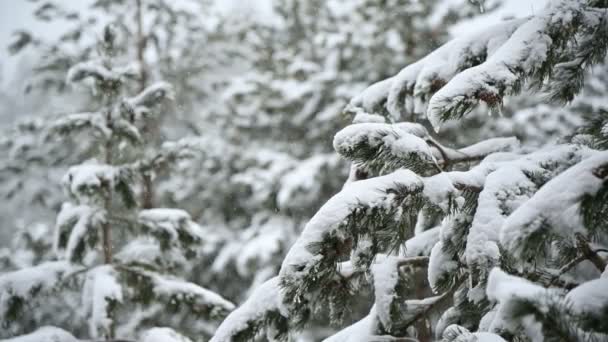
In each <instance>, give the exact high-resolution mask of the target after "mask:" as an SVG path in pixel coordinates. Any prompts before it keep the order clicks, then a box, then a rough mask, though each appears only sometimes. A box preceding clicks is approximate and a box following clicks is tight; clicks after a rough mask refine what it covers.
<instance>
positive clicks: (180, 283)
mask: <svg viewBox="0 0 608 342" xmlns="http://www.w3.org/2000/svg"><path fill="white" fill-rule="evenodd" d="M147 274H148V275H150V276H151V277H152V281H153V282H154V293H156V294H157V295H159V296H163V297H164V296H166V297H167V298H170V297H172V296H181V297H184V298H186V297H191V298H192V299H196V300H197V303H198V304H199V305H206V306H213V307H220V308H222V309H224V310H227V311H230V310H233V309H234V304H232V303H231V302H229V301H227V300H226V299H224V298H222V296H220V295H218V294H217V293H215V292H213V291H210V290H207V289H205V288H203V287H201V286H198V285H196V284H194V283H190V282H187V281H184V280H181V279H178V278H172V277H165V276H161V275H160V274H156V273H147Z"/></svg>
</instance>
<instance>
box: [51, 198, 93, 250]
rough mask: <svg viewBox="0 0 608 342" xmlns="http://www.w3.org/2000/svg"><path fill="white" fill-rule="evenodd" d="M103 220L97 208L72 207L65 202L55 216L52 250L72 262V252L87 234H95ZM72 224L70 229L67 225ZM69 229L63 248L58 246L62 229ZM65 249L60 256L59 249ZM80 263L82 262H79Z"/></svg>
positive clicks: (72, 205) (86, 206)
mask: <svg viewBox="0 0 608 342" xmlns="http://www.w3.org/2000/svg"><path fill="white" fill-rule="evenodd" d="M104 220H105V215H104V213H103V211H101V210H99V209H98V208H93V207H90V206H88V205H84V204H83V205H74V204H72V203H69V202H66V203H63V205H62V206H61V211H60V212H59V214H58V215H57V220H56V223H55V238H54V241H53V250H54V252H55V254H56V255H58V256H59V257H60V258H65V259H66V260H69V261H74V252H75V251H76V248H77V247H78V246H79V245H80V244H81V243H83V241H82V240H83V239H85V238H86V235H87V234H89V233H93V234H97V232H98V231H97V229H98V228H99V226H100V224H101V223H102V222H103V221H104ZM70 224H72V226H71V227H69V225H70ZM66 228H67V229H71V231H70V232H69V238H68V241H67V244H66V245H65V246H59V243H60V241H59V240H60V235H61V234H62V233H64V230H63V229H66ZM62 248H65V254H64V255H61V254H62V253H61V252H62V251H61V249H62ZM79 261H82V260H79Z"/></svg>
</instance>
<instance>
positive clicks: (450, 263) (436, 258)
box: [428, 241, 458, 291]
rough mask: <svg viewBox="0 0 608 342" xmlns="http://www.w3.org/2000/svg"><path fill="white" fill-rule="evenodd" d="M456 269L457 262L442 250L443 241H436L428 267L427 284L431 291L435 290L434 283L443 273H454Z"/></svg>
mask: <svg viewBox="0 0 608 342" xmlns="http://www.w3.org/2000/svg"><path fill="white" fill-rule="evenodd" d="M457 270H458V263H457V262H456V261H454V260H452V257H451V256H450V255H447V254H446V253H445V252H444V251H443V243H442V242H441V241H439V242H437V243H436V244H435V246H434V247H433V249H432V250H431V256H430V259H429V267H428V279H429V284H430V285H431V288H432V289H433V291H435V289H436V288H437V285H436V284H437V283H438V282H439V280H440V279H442V277H444V276H445V274H454V273H455V272H456V271H457Z"/></svg>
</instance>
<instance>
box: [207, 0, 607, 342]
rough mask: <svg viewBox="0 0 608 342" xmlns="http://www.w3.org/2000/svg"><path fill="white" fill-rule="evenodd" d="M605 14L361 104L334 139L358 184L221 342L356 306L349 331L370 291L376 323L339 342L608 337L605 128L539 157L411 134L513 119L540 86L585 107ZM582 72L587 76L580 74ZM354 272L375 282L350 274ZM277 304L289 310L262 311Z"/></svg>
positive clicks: (544, 25) (476, 37)
mask: <svg viewBox="0 0 608 342" xmlns="http://www.w3.org/2000/svg"><path fill="white" fill-rule="evenodd" d="M605 5H606V4H605V3H603V2H595V1H556V2H551V3H550V4H548V5H547V7H546V8H545V9H544V10H543V11H541V12H539V13H538V14H536V15H535V16H533V17H529V18H524V19H513V20H508V21H505V22H504V23H501V24H498V25H496V26H495V27H491V28H489V29H486V30H484V31H483V33H480V34H473V35H471V36H470V37H460V38H457V39H455V40H453V41H451V42H448V43H447V44H445V45H444V46H442V47H440V48H438V49H437V50H435V51H434V52H432V53H431V54H429V55H428V56H427V57H424V58H422V59H421V60H420V61H418V62H416V63H412V64H410V65H409V66H407V67H406V68H404V69H403V70H402V71H401V72H400V73H399V74H398V75H396V76H394V77H391V78H388V79H386V80H384V81H380V82H379V83H376V84H374V85H372V86H370V87H369V88H368V89H367V90H365V91H363V92H362V93H361V95H359V96H356V97H355V98H354V99H353V100H352V101H351V102H350V104H349V105H348V107H347V109H346V111H347V112H349V113H353V114H356V117H355V120H354V121H355V122H354V123H353V124H352V125H350V126H348V127H346V128H345V129H343V130H342V131H340V132H339V133H337V134H336V136H335V138H334V148H335V150H336V152H338V153H339V154H340V155H341V156H343V157H344V158H346V159H347V160H349V161H351V162H352V169H353V170H355V172H351V177H350V178H349V180H348V181H347V184H345V186H344V187H343V189H342V190H341V191H340V192H339V193H338V194H336V195H335V196H334V197H332V198H331V199H330V200H329V201H328V202H327V203H325V205H324V206H323V207H321V208H320V209H319V211H317V213H316V214H315V215H314V216H313V217H312V218H311V219H310V221H309V222H308V223H307V225H306V226H305V228H304V230H303V232H302V233H301V235H300V237H299V238H298V239H297V240H296V242H295V243H294V245H293V246H292V247H291V248H290V250H289V252H288V253H287V256H286V257H285V259H284V261H283V264H282V266H281V269H280V271H279V274H278V276H277V278H273V279H272V280H271V281H269V282H267V283H266V284H265V285H263V286H262V287H261V288H260V289H262V288H264V291H263V294H262V291H260V292H258V291H254V292H253V293H252V294H251V297H250V298H249V299H248V301H247V302H246V303H247V304H246V305H244V306H242V307H240V308H238V309H236V310H235V311H234V312H233V313H231V315H230V316H229V318H228V319H226V320H225V321H224V323H223V324H222V325H221V326H220V328H219V330H218V333H217V334H216V335H215V337H214V341H234V340H246V338H245V339H242V336H249V337H251V336H254V335H256V334H260V333H261V332H262V331H266V337H267V338H268V339H269V340H278V341H283V340H287V339H289V336H290V335H293V334H294V333H295V332H296V331H298V330H300V329H302V327H303V326H305V325H306V324H307V323H308V322H310V321H311V318H312V317H314V316H315V313H316V312H317V309H316V308H317V307H320V306H321V307H322V306H327V305H329V306H330V308H340V309H339V310H330V315H331V318H332V319H333V320H334V321H336V322H338V323H339V321H340V319H339V317H341V315H342V314H341V312H340V311H341V310H348V308H349V306H350V305H353V304H354V301H353V300H351V299H350V297H349V296H347V295H346V294H347V293H353V294H354V293H358V292H360V291H362V290H363V288H364V286H361V285H362V284H361V281H363V282H364V283H367V285H368V286H370V287H371V288H372V291H373V294H374V297H375V299H374V302H373V303H374V305H373V307H372V308H371V310H370V312H369V314H368V316H366V317H364V318H363V319H362V320H360V321H358V322H357V323H355V324H353V325H351V326H348V327H346V328H344V329H343V330H342V331H340V332H338V333H337V334H335V335H333V336H332V337H329V338H328V339H326V341H355V340H357V341H358V340H360V341H368V340H387V341H388V340H409V339H413V340H420V341H430V340H433V338H436V339H443V340H444V341H507V340H533V341H544V340H551V341H553V340H555V341H587V340H605V339H607V338H608V337H607V336H608V335H606V334H605V331H604V330H605V329H604V328H603V327H602V325H601V323H600V322H601V321H602V320H605V319H606V317H605V312H606V310H605V309H606V305H607V303H608V302H607V301H606V296H605V289H606V288H605V286H604V285H605V284H604V283H605V282H604V278H603V277H601V276H600V274H601V273H602V272H604V271H605V268H606V260H605V256H604V253H603V251H605V250H606V249H605V246H604V245H605V242H606V241H605V240H606V239H605V238H606V230H605V224H604V223H605V222H604V221H605V220H603V219H602V217H603V216H604V213H605V206H606V202H605V201H604V200H603V198H604V194H605V192H606V184H608V183H606V179H607V173H606V172H605V170H606V168H607V167H608V154H606V152H605V151H602V150H601V145H599V144H597V143H594V142H597V140H595V139H598V137H601V132H600V131H598V130H597V129H598V126H597V122H590V121H588V123H587V125H588V126H587V127H593V128H594V129H595V131H592V130H590V129H589V128H582V130H581V133H584V134H590V135H592V138H590V139H589V138H587V139H584V138H583V136H581V135H577V136H575V137H574V138H572V141H573V143H565V144H560V145H551V146H547V147H544V148H539V149H535V150H530V149H522V148H520V146H519V144H517V141H516V140H515V139H513V138H502V139H491V140H489V141H483V142H479V143H477V144H474V145H472V146H469V147H464V148H459V149H452V148H446V147H445V146H443V145H442V144H441V143H439V142H438V141H439V140H441V139H440V138H434V137H431V135H430V134H429V133H428V132H427V131H426V129H425V128H424V126H422V125H420V124H417V123H411V122H398V120H399V119H400V118H411V119H416V118H419V116H420V115H421V114H426V117H427V118H428V120H429V121H430V123H431V124H432V126H433V127H434V128H435V129H436V130H438V129H439V127H440V125H441V124H442V122H444V121H447V120H449V119H461V118H463V117H464V116H465V115H466V114H467V113H469V112H471V110H472V109H473V108H474V107H475V106H476V105H477V104H478V103H479V102H484V103H485V104H486V105H487V107H488V108H489V109H490V110H493V109H497V108H500V107H501V106H502V103H503V98H504V97H505V96H507V95H510V94H516V93H518V92H520V91H521V90H522V89H524V88H525V89H540V90H542V91H545V92H546V93H547V94H549V99H559V100H560V101H563V102H569V101H571V100H572V98H573V95H574V94H576V93H578V92H579V91H580V90H581V89H582V84H583V82H582V79H583V77H584V75H585V69H586V67H589V66H591V65H593V64H595V63H600V62H602V61H603V59H604V56H605V54H606V46H605V44H604V43H603V41H604V40H603V38H599V37H598V36H595V34H599V32H602V31H603V29H604V26H605V25H604V23H605V20H606V15H607V14H608V12H607V11H606V6H605ZM592 40H596V42H595V43H591V41H592ZM573 61H574V62H573ZM576 61H578V62H579V64H577V65H579V69H577V70H578V71H576V73H575V74H576V75H574V74H572V72H573V71H572V69H568V68H567V66H568V63H569V62H573V63H575V62H576ZM581 65H582V66H583V67H580V66H581ZM567 70H569V71H570V72H568V71H567ZM572 82H575V83H576V84H572ZM574 85H576V87H574ZM565 89H568V91H565ZM598 148H599V149H598ZM404 169H405V170H404ZM407 169H409V170H407ZM414 172H415V173H414ZM433 230H438V232H439V233H438V235H435V234H430V233H427V232H432V231H433ZM425 233H426V234H425ZM422 236H425V238H426V239H431V241H424V242H421V241H420V238H421V237H422ZM414 239H416V240H417V242H416V243H418V244H423V245H433V247H432V250H430V251H428V250H427V251H426V252H424V253H423V255H424V256H426V257H428V259H426V260H427V262H426V263H422V264H421V263H419V262H418V261H416V260H418V259H416V258H417V257H412V256H408V253H410V252H409V251H408V249H409V248H412V244H413V241H414ZM408 245H409V246H408ZM408 247H409V248H408ZM414 249H415V250H420V249H421V248H420V247H418V248H414ZM344 263H347V264H349V265H350V266H349V267H350V269H349V271H350V270H352V271H350V272H355V273H357V272H363V273H364V274H368V275H369V276H367V277H365V278H363V279H361V278H358V277H352V278H351V277H350V276H349V275H346V276H345V275H343V274H342V273H343V272H344V268H343V266H342V265H343V264H344ZM413 265H416V266H417V267H414V266H413ZM420 267H423V268H426V274H427V275H428V283H427V284H424V283H425V282H422V287H421V286H420V284H419V283H416V278H417V277H419V272H418V271H417V269H419V268H420ZM501 269H502V270H501ZM503 270H504V271H503ZM347 272H348V271H347ZM506 272H508V273H510V275H509V274H507V273H506ZM604 273H605V272H604ZM335 282H339V283H341V286H339V287H338V286H335V285H333V284H334V283H335ZM349 282H352V283H351V284H350V285H349V284H348V283H349ZM277 284H278V285H277ZM425 287H426V288H427V290H426V291H425ZM428 288H430V290H431V291H432V294H431V292H430V291H429V290H428ZM332 291H335V292H336V293H332ZM268 293H273V297H277V298H278V299H277V302H274V301H273V303H272V305H258V306H257V307H252V306H255V304H254V303H256V302H257V301H259V300H261V298H262V297H264V296H267V295H268ZM277 314H279V316H278V317H277ZM268 317H273V319H271V320H268ZM237 322H238V323H237ZM242 322H244V324H243V323H242ZM264 328H266V330H264ZM281 329H283V330H281Z"/></svg>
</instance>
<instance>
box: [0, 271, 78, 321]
mask: <svg viewBox="0 0 608 342" xmlns="http://www.w3.org/2000/svg"><path fill="white" fill-rule="evenodd" d="M78 269H79V268H78V267H75V266H73V265H71V264H70V263H68V262H65V261H49V262H45V263H42V264H39V265H37V266H33V267H28V268H24V269H21V270H18V271H14V272H8V273H4V274H2V275H0V291H1V292H0V304H1V306H2V307H4V305H6V304H7V303H6V301H7V300H8V299H9V298H11V297H12V296H18V297H21V298H24V299H27V298H29V296H30V294H31V292H32V290H33V289H39V290H40V291H43V292H44V291H48V290H51V289H52V288H53V287H54V286H55V285H57V283H58V282H59V281H60V280H61V279H62V278H63V277H64V276H66V275H67V274H69V273H71V272H73V271H76V270H78ZM0 312H4V311H3V310H0Z"/></svg>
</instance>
